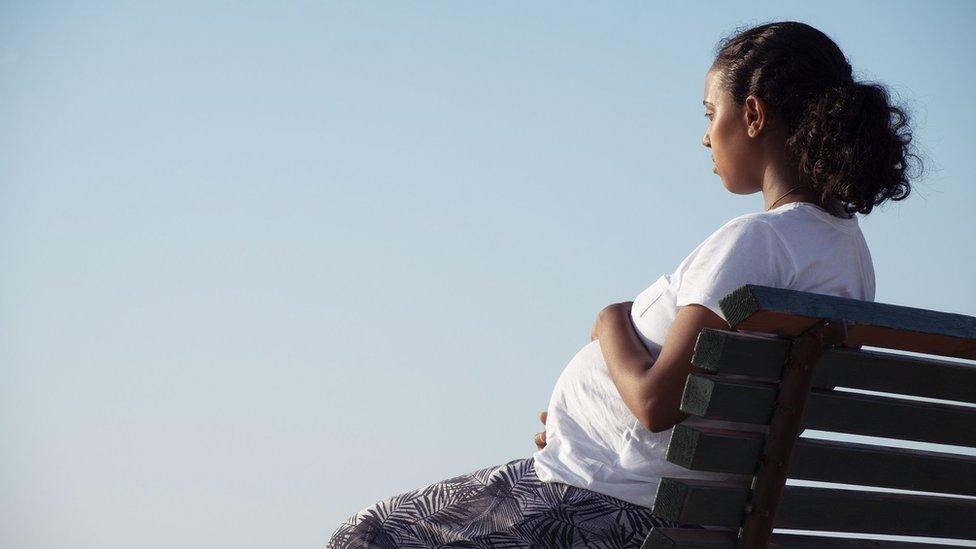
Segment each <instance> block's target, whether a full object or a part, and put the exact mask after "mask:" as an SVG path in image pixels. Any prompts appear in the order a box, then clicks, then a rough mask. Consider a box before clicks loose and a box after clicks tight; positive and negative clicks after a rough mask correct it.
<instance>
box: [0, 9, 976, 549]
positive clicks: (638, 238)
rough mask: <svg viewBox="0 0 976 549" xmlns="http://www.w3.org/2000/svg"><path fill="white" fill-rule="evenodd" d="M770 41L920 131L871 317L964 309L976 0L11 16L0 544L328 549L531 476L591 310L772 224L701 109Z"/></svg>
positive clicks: (872, 236)
mask: <svg viewBox="0 0 976 549" xmlns="http://www.w3.org/2000/svg"><path fill="white" fill-rule="evenodd" d="M772 20H799V21H804V22H807V23H810V24H812V25H814V26H816V27H818V28H820V29H821V30H823V31H825V32H826V33H827V34H828V35H830V36H831V37H833V38H834V39H835V40H836V41H837V42H838V44H839V45H840V46H841V48H842V49H843V50H844V51H845V52H846V53H847V55H848V56H849V58H850V60H851V62H852V65H853V66H854V70H855V76H856V77H857V78H860V79H866V80H876V81H879V82H882V83H884V84H886V85H888V86H890V89H891V91H892V93H893V96H894V98H895V100H896V101H898V102H899V103H902V104H904V105H905V106H907V107H908V108H909V109H910V111H911V113H912V115H913V120H914V127H915V130H916V131H915V137H916V143H917V144H918V147H919V152H920V153H921V154H922V155H923V157H924V159H925V161H926V163H927V164H926V167H927V168H928V174H927V176H926V177H925V178H924V179H923V180H920V181H917V182H916V186H915V188H914V190H913V193H912V196H910V197H909V199H908V200H906V201H904V202H901V203H896V204H890V205H889V206H886V207H882V208H879V209H878V210H876V211H875V212H874V213H872V214H871V215H870V216H868V217H863V218H861V225H862V227H863V230H864V233H865V236H866V238H867V240H868V243H869V245H870V246H871V250H872V253H873V257H874V262H875V268H876V272H877V301H879V302H885V303H896V304H902V305H910V306H915V307H923V308H928V309H936V310H942V311H951V312H958V313H964V314H969V315H976V289H974V286H973V280H974V279H976V253H974V250H976V231H974V229H973V217H972V216H973V209H974V206H976V185H974V184H973V169H972V168H973V166H972V159H973V147H974V145H976V140H974V138H973V128H976V109H974V108H973V107H972V105H971V104H970V101H969V97H970V95H971V93H972V91H973V90H974V89H976V76H974V75H976V73H974V71H973V63H972V53H973V52H974V51H976V33H973V32H972V28H973V25H974V23H976V3H971V2H940V3H935V4H932V3H919V2H857V3H849V2H820V3H817V4H816V5H812V4H810V3H809V2H786V3H784V2H769V3H754V2H753V3H743V2H737V3H734V4H729V3H720V2H714V3H695V4H694V7H692V5H691V4H686V5H679V4H677V3H670V2H669V3H660V4H653V3H645V2H617V3H610V4H589V3H568V4H567V3H563V2H559V3H555V2H553V3H533V4H532V5H527V4H526V3H524V2H493V3H474V2H411V3H407V2H375V3H361V2H341V3H330V2H327V3H312V2H303V3H285V2H264V3H263V4H259V3H253V2H252V3H243V2H226V3H223V2H221V3H218V2H165V3H145V2H140V3H115V2H87V3H51V2H4V3H3V5H2V7H0V120H2V121H3V123H2V124H0V262H2V269H0V288H2V292H0V376H2V379H3V381H2V383H0V440H2V444H0V487H2V489H0V546H3V547H11V548H54V547H68V546H70V547H72V548H73V549H89V548H91V549H94V548H98V549H110V548H123V547H124V548H128V547H140V548H145V549H152V548H163V547H173V546H178V547H221V548H231V547H233V548H242V547H254V548H265V547H295V548H298V547H321V546H323V545H324V543H325V541H326V540H327V539H328V537H329V535H330V534H331V533H332V531H333V530H334V528H335V527H336V526H337V525H338V523H339V522H340V521H341V520H343V519H345V518H346V517H348V516H349V515H351V514H353V513H354V512H356V511H358V510H359V509H361V508H363V507H365V506H367V505H369V504H372V503H374V502H375V501H377V500H379V499H384V498H386V497H389V496H392V495H394V494H397V493H400V492H403V491H405V490H408V489H412V488H417V487H420V486H423V485H426V484H429V483H431V482H434V481H437V480H441V479H444V478H448V477H450V476H454V475H457V474H460V473H464V472H468V471H471V470H474V469H478V468H481V467H487V466H490V465H496V464H499V463H503V462H505V461H509V460H512V459H515V458H519V457H526V456H528V455H529V454H530V453H531V452H532V451H533V450H534V449H535V447H534V446H533V444H532V436H533V433H535V432H536V431H538V430H540V427H541V426H540V424H538V421H537V417H536V415H537V413H538V411H539V410H542V409H544V408H545V406H546V404H547V403H548V399H549V394H550V391H551V388H552V385H553V383H554V382H555V380H556V377H557V376H558V374H559V372H560V371H561V370H562V368H563V366H564V365H565V363H566V362H567V361H568V360H569V359H570V358H571V357H572V356H573V355H574V354H575V352H576V351H577V350H578V349H579V347H580V346H582V345H583V344H584V343H586V342H587V341H588V334H589V330H590V326H591V324H592V322H593V319H594V317H595V315H596V313H597V311H599V310H600V309H601V308H602V307H603V306H605V305H607V304H609V303H611V302H615V301H624V300H629V299H632V298H633V297H634V296H636V295H637V293H639V292H640V291H641V290H642V289H643V288H644V287H646V286H647V285H648V284H650V283H651V282H652V281H653V280H654V279H656V278H657V277H658V276H660V275H661V274H662V273H665V272H671V271H672V270H673V269H674V267H675V266H676V265H677V264H678V262H679V261H680V260H681V259H682V258H683V257H684V256H685V255H686V254H687V253H688V252H690V251H691V249H692V248H694V246H695V245H697V244H698V243H699V242H700V241H701V240H702V239H703V238H705V237H706V236H707V235H708V234H709V233H711V232H712V231H713V230H715V229H716V228H718V227H719V226H721V225H722V224H723V223H725V221H727V220H728V219H731V218H732V217H735V216H737V215H740V214H743V213H746V212H750V211H758V210H760V209H761V208H762V199H761V196H760V195H759V194H755V195H750V196H737V195H732V194H730V193H728V192H727V191H726V190H725V189H724V188H723V186H722V184H721V181H720V179H719V178H718V176H716V175H715V174H713V173H712V167H711V160H710V153H709V151H708V150H707V149H705V148H704V147H702V145H701V138H702V134H703V132H704V131H705V127H706V123H707V120H706V119H705V118H704V117H703V112H704V111H703V110H702V105H701V100H702V94H703V90H704V75H705V71H706V70H707V68H708V66H709V65H710V63H711V61H712V50H713V46H714V45H715V43H716V41H717V40H718V39H719V38H720V37H721V36H722V35H724V34H726V33H727V32H729V31H730V30H731V29H733V28H734V27H736V26H739V25H745V24H755V23H762V22H767V21H772Z"/></svg>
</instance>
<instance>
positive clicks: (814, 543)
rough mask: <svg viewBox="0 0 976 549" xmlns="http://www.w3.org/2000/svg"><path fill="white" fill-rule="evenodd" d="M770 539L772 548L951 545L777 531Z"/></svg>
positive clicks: (928, 548) (929, 548)
mask: <svg viewBox="0 0 976 549" xmlns="http://www.w3.org/2000/svg"><path fill="white" fill-rule="evenodd" d="M770 541H771V542H772V543H771V547H772V549H826V548H831V549H946V547H952V546H951V545H945V544H941V543H918V542H913V541H889V540H880V539H857V538H838V537H832V536H831V537H828V536H808V535H803V534H784V533H779V532H777V533H775V534H773V537H772V538H771V539H770Z"/></svg>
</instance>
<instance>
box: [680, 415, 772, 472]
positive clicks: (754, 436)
mask: <svg viewBox="0 0 976 549" xmlns="http://www.w3.org/2000/svg"><path fill="white" fill-rule="evenodd" d="M764 442H765V436H764V435H763V434H762V433H754V432H749V431H736V430H732V429H722V428H718V427H708V426H704V425H688V424H687V423H679V424H677V425H675V426H674V429H672V431H671V440H670V441H669V442H668V452H667V460H668V461H670V462H671V463H674V464H675V465H680V466H682V467H684V468H685V469H692V470H694V471H709V472H714V473H733V474H738V475H752V474H754V473H755V472H756V466H757V465H758V463H759V455H760V454H762V449H763V444H764Z"/></svg>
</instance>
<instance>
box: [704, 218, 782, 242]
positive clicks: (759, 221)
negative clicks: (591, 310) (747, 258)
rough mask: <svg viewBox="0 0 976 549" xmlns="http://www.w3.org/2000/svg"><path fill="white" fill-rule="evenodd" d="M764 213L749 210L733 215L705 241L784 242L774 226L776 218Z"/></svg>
mask: <svg viewBox="0 0 976 549" xmlns="http://www.w3.org/2000/svg"><path fill="white" fill-rule="evenodd" d="M764 214H765V212H749V213H746V214H742V215H740V216H738V217H733V218H732V219H730V220H729V221H727V222H726V223H725V224H724V225H722V226H721V227H719V228H718V229H716V230H715V231H714V232H713V233H712V234H711V235H709V237H708V238H707V239H706V242H710V243H713V244H714V243H718V242H739V241H750V240H764V241H771V242H775V243H780V244H784V242H783V238H782V236H781V235H780V231H779V230H778V228H777V227H776V225H777V223H776V218H775V217H772V216H769V215H764Z"/></svg>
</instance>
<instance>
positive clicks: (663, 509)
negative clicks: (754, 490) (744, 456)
mask: <svg viewBox="0 0 976 549" xmlns="http://www.w3.org/2000/svg"><path fill="white" fill-rule="evenodd" d="M748 498H749V483H748V482H745V481H742V482H734V481H717V480H701V479H687V478H673V477H662V478H661V481H660V482H659V483H658V487H657V496H656V497H655V498H654V506H653V507H651V515H653V516H656V517H662V518H666V519H668V520H673V521H675V522H678V523H681V524H708V525H712V526H732V527H738V526H739V525H740V524H741V523H742V519H743V513H744V510H745V507H746V502H747V501H748Z"/></svg>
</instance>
